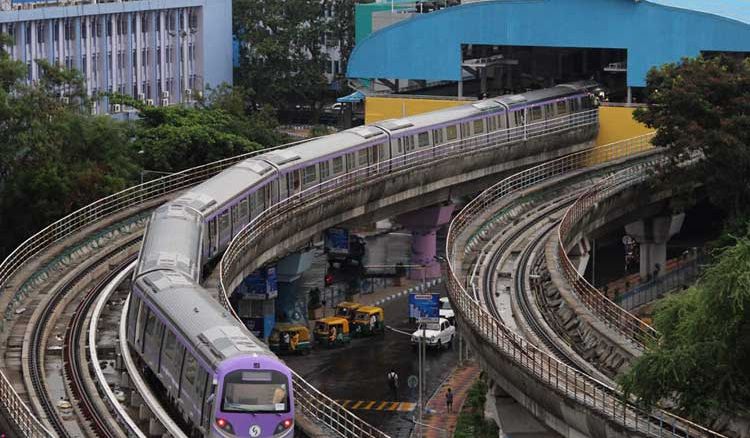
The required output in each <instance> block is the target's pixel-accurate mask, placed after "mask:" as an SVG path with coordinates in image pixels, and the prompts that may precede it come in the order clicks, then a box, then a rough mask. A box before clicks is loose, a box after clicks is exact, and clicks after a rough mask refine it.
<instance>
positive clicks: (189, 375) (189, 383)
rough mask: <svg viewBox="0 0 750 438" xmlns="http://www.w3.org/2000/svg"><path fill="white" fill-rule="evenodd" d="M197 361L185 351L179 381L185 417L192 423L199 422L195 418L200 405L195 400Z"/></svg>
mask: <svg viewBox="0 0 750 438" xmlns="http://www.w3.org/2000/svg"><path fill="white" fill-rule="evenodd" d="M198 369H199V367H198V362H197V361H196V360H195V358H194V357H193V355H192V354H190V353H189V352H187V353H185V361H184V364H183V365H182V379H181V382H180V388H181V391H180V399H181V400H182V402H183V406H185V408H186V410H187V415H185V417H186V419H188V418H189V420H188V421H190V422H191V423H193V424H199V423H198V421H199V418H195V415H196V413H197V414H198V416H200V412H199V411H200V407H198V405H197V403H196V402H195V397H196V395H195V386H196V385H195V384H196V382H197V380H198Z"/></svg>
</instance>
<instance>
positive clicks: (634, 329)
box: [557, 135, 657, 350]
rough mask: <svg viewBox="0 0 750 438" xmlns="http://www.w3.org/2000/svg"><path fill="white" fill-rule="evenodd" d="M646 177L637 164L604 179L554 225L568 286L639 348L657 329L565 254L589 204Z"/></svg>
mask: <svg viewBox="0 0 750 438" xmlns="http://www.w3.org/2000/svg"><path fill="white" fill-rule="evenodd" d="M650 138H651V137H649V136H648V135H647V136H642V137H639V140H637V141H638V142H642V141H649V140H650ZM645 178H646V174H645V172H643V169H642V168H641V166H637V167H633V168H629V169H626V170H624V171H622V172H620V173H618V174H617V175H613V176H611V177H609V178H607V179H605V180H604V181H603V182H601V183H599V184H597V185H596V186H594V187H592V188H591V189H590V190H588V191H587V192H586V193H584V194H583V195H581V196H580V197H579V198H578V199H577V200H576V201H575V202H574V203H573V205H571V206H570V207H568V209H567V211H566V212H565V215H564V216H563V219H562V221H561V222H560V226H559V227H558V229H557V233H558V234H557V256H558V261H559V263H560V268H561V271H562V274H563V277H564V279H565V281H566V282H567V284H568V286H570V290H571V291H572V292H573V293H574V294H575V295H576V296H577V297H578V298H579V299H580V301H581V302H582V303H583V304H584V305H585V306H586V307H588V308H589V310H591V311H592V312H593V313H594V314H595V315H597V316H598V317H599V319H600V320H602V321H603V322H605V323H606V324H607V325H608V326H609V327H611V328H613V329H615V330H617V331H618V332H620V333H621V334H622V335H623V336H624V337H625V339H626V340H629V341H631V342H632V343H633V345H635V346H636V347H637V348H639V349H641V350H643V349H644V348H645V345H646V344H647V343H648V342H650V341H653V340H655V339H656V336H657V333H656V331H655V330H654V329H653V328H652V327H651V326H649V325H648V324H646V323H645V322H643V321H641V320H640V319H638V317H636V316H635V315H633V314H632V313H630V312H628V311H627V310H625V309H623V308H622V307H620V306H618V305H617V304H615V303H614V302H613V301H612V300H610V299H609V298H607V296H606V295H604V294H603V293H601V292H600V291H599V290H598V289H597V288H596V287H594V286H593V285H592V284H591V283H589V282H588V281H587V280H586V279H585V278H584V277H583V275H582V274H580V273H579V272H578V269H577V268H576V266H575V265H574V264H573V262H572V261H571V260H570V258H569V257H568V253H567V251H566V248H567V245H568V244H570V243H571V240H573V239H575V238H576V233H573V232H571V231H572V229H573V227H574V226H575V225H576V224H579V223H580V222H581V220H582V218H583V216H585V215H587V214H588V213H589V212H590V211H591V209H592V208H594V207H595V206H596V205H598V203H599V202H601V201H603V200H605V199H607V198H609V197H610V196H611V195H612V194H613V193H614V192H617V191H620V190H622V189H623V186H624V185H631V184H635V183H637V182H639V181H643V180H644V179H645Z"/></svg>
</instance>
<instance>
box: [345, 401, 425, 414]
mask: <svg viewBox="0 0 750 438" xmlns="http://www.w3.org/2000/svg"><path fill="white" fill-rule="evenodd" d="M336 402H337V403H339V404H340V405H341V406H343V407H345V408H347V409H352V410H354V409H357V410H361V411H370V410H372V411H389V412H411V411H413V410H414V409H415V408H416V407H417V404H416V403H412V402H394V401H388V400H386V401H372V400H336Z"/></svg>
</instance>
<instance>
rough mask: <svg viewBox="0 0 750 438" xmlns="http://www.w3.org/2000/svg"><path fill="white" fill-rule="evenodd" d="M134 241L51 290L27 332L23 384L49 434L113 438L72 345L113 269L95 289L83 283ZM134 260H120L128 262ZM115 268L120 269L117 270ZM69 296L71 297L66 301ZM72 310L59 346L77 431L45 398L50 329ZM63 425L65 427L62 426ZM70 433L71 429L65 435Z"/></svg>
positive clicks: (47, 395) (76, 342) (132, 247)
mask: <svg viewBox="0 0 750 438" xmlns="http://www.w3.org/2000/svg"><path fill="white" fill-rule="evenodd" d="M139 242H140V237H137V238H133V239H131V240H129V241H127V242H126V243H124V244H122V245H119V246H117V247H116V248H113V249H112V250H110V251H108V252H107V253H105V254H104V255H103V256H101V257H99V258H98V259H97V261H96V262H94V263H92V264H91V265H89V266H87V267H86V268H84V269H83V270H81V271H79V272H78V273H76V274H75V275H74V276H72V278H69V279H67V280H66V281H64V282H63V284H62V285H61V286H60V287H58V288H56V290H55V291H54V292H53V295H52V296H51V297H50V298H49V299H48V300H47V301H46V303H45V304H44V307H43V309H42V311H41V313H40V318H39V319H38V320H37V321H36V322H34V323H32V324H33V326H32V329H31V337H30V340H31V343H30V347H29V348H30V351H29V355H28V361H27V362H28V363H27V367H28V368H27V369H28V373H29V379H30V381H31V385H32V390H33V391H34V394H35V396H36V399H37V400H38V402H39V405H40V407H41V409H42V410H43V412H44V413H45V415H46V418H47V421H48V422H49V424H50V425H51V426H52V429H53V430H54V432H55V433H56V434H57V435H58V436H60V437H73V436H80V435H81V434H84V433H85V432H84V430H85V429H88V430H90V432H91V433H92V434H94V436H100V437H119V436H121V435H117V434H116V433H114V432H113V431H112V428H111V416H109V414H108V413H104V412H101V410H100V409H98V408H97V407H96V406H95V404H94V403H93V400H94V398H98V397H99V395H98V394H92V393H91V391H90V390H89V389H88V387H87V385H86V384H85V382H84V380H85V378H84V375H83V373H87V372H88V365H87V364H86V363H85V360H81V358H80V356H79V354H78V353H79V350H78V345H79V341H80V339H81V334H82V333H83V332H84V330H85V327H84V322H85V320H86V318H87V315H88V312H87V311H88V309H89V308H90V307H91V305H92V303H93V302H94V301H95V299H96V296H97V294H98V293H99V292H100V291H101V289H102V287H103V285H104V284H106V283H107V281H108V280H110V279H111V278H112V277H113V276H114V275H116V273H117V272H118V271H119V269H114V270H113V271H112V272H110V273H108V274H106V275H105V278H104V279H102V280H100V281H99V282H98V283H96V285H95V286H94V287H92V288H90V289H88V290H86V287H85V285H86V283H87V282H88V281H89V280H88V278H89V276H91V275H92V274H93V273H94V272H95V271H96V270H97V269H98V268H101V267H102V266H103V265H104V264H106V263H109V261H110V260H111V259H112V258H114V257H116V256H121V257H122V254H127V253H128V252H131V253H135V252H136V250H137V248H136V245H137V244H138V243H139ZM134 257H135V255H126V256H125V258H126V260H130V261H132V259H133V258H134ZM118 266H120V265H118ZM79 289H83V290H84V292H81V293H77V294H76V291H77V290H79ZM71 295H75V296H71ZM69 309H73V312H72V316H71V319H70V321H68V322H67V323H66V324H65V327H66V329H65V333H66V334H65V338H64V339H65V341H64V344H63V348H62V350H63V363H64V368H65V372H66V374H67V376H66V377H67V378H68V379H69V380H68V382H67V383H68V385H69V389H70V393H71V394H73V396H74V397H75V398H76V400H75V402H76V403H78V409H79V412H80V413H81V416H82V417H83V419H82V420H83V422H82V423H79V424H80V429H78V428H75V427H74V426H73V427H71V426H72V422H71V421H68V420H63V418H61V414H60V412H59V411H58V409H57V408H56V406H55V401H56V400H54V399H53V397H52V395H51V394H50V390H49V387H48V385H47V379H46V369H45V368H46V363H45V359H46V350H47V343H48V342H47V341H48V336H49V332H50V329H49V328H50V327H52V326H53V325H55V324H58V323H60V322H61V320H62V319H64V316H62V315H64V313H65V312H66V310H69ZM66 425H67V426H68V427H66ZM69 428H73V429H74V430H72V431H71V430H69Z"/></svg>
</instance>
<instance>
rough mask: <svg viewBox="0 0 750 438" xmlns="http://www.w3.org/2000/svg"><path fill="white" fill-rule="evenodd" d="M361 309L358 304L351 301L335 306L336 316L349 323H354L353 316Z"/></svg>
mask: <svg viewBox="0 0 750 438" xmlns="http://www.w3.org/2000/svg"><path fill="white" fill-rule="evenodd" d="M360 307H362V305H361V304H359V303H353V302H351V301H342V302H340V303H338V304H336V316H339V317H341V318H346V319H347V320H348V321H349V323H351V322H352V321H354V315H355V314H356V312H357V309H359V308H360Z"/></svg>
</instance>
